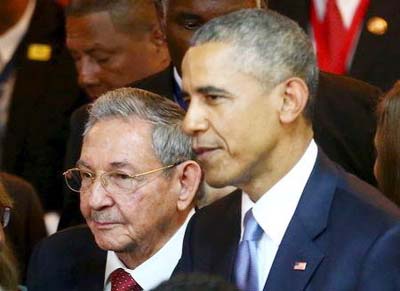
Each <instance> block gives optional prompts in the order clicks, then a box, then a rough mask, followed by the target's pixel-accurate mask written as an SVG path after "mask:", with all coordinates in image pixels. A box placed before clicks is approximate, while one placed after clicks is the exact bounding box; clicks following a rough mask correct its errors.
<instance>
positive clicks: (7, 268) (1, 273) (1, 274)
mask: <svg viewBox="0 0 400 291" xmlns="http://www.w3.org/2000/svg"><path fill="white" fill-rule="evenodd" d="M11 206H12V201H11V198H10V197H9V195H8V194H7V192H6V190H5V188H4V186H3V183H1V182H0V208H1V209H0V213H1V215H2V214H3V211H4V207H11ZM3 223H4V221H3V219H2V224H1V225H0V289H1V290H17V285H18V271H17V263H16V259H15V257H14V254H13V253H12V251H11V249H10V248H9V246H8V245H7V243H6V237H5V235H4V230H3Z"/></svg>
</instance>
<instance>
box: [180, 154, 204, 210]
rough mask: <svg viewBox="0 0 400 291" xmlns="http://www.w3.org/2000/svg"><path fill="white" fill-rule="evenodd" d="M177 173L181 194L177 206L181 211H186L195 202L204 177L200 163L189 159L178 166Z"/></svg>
mask: <svg viewBox="0 0 400 291" xmlns="http://www.w3.org/2000/svg"><path fill="white" fill-rule="evenodd" d="M177 175H178V182H179V185H178V187H179V196H178V200H177V205H176V206H177V208H178V210H179V211H185V210H187V209H188V208H190V207H191V206H193V205H194V203H195V200H196V194H197V191H198V190H199V187H200V183H201V179H202V172H201V168H200V166H199V164H198V163H196V162H195V161H191V160H189V161H185V162H183V163H181V164H180V165H178V166H177Z"/></svg>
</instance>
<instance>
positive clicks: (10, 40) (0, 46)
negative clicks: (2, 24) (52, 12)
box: [0, 0, 36, 63]
mask: <svg viewBox="0 0 400 291" xmlns="http://www.w3.org/2000/svg"><path fill="white" fill-rule="evenodd" d="M35 6H36V0H30V1H29V3H28V6H27V7H26V9H25V12H24V13H23V15H22V17H21V18H20V19H19V20H18V22H17V23H16V24H15V25H14V26H13V27H11V28H10V29H9V30H7V32H5V33H4V34H3V35H1V36H0V54H1V57H2V60H3V62H4V63H8V62H9V61H10V60H11V58H12V56H13V55H14V53H15V51H16V49H17V47H18V45H19V43H20V42H21V40H22V38H23V37H24V35H25V33H26V32H27V30H28V27H29V23H30V22H31V18H32V15H33V11H34V9H35Z"/></svg>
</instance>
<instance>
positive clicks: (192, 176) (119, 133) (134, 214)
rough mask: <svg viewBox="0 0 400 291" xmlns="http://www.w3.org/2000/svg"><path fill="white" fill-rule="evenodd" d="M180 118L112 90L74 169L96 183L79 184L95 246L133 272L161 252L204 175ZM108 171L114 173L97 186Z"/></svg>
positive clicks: (143, 96) (156, 101)
mask: <svg viewBox="0 0 400 291" xmlns="http://www.w3.org/2000/svg"><path fill="white" fill-rule="evenodd" d="M183 116H184V112H183V111H182V109H180V108H179V106H178V105H176V104H175V103H173V102H172V101H169V100H167V99H164V98H162V97H160V96H158V95H155V94H152V93H150V92H147V91H143V90H139V89H127V88H123V89H118V90H114V91H110V92H108V93H106V94H105V95H103V96H102V97H100V98H99V99H98V100H97V101H96V102H95V103H94V104H93V107H92V108H91V111H90V117H89V121H88V123H87V127H86V131H85V134H84V135H85V136H84V141H83V146H82V153H81V157H80V160H79V161H78V163H77V167H79V168H80V169H81V170H84V171H86V173H87V174H88V175H89V174H96V176H97V179H95V180H94V183H93V184H92V185H90V186H89V187H87V188H86V189H83V184H82V188H81V211H82V213H83V215H84V217H85V218H86V221H87V223H88V225H89V227H90V229H91V230H92V232H93V234H94V236H95V239H96V242H97V244H98V245H99V246H100V247H101V248H103V249H107V250H114V251H116V252H118V253H120V255H121V257H120V258H121V259H122V260H123V261H124V259H125V261H124V263H125V264H126V265H128V266H130V267H135V266H137V265H138V264H140V263H141V262H143V261H144V260H146V259H147V258H148V257H150V256H151V255H152V254H154V253H155V252H156V251H157V250H158V249H159V248H161V247H162V246H163V245H164V243H165V242H166V241H167V240H168V239H169V238H170V237H171V236H172V235H173V234H174V233H175V231H176V230H177V228H178V227H179V226H180V225H181V224H182V223H183V222H184V221H185V219H186V217H187V214H188V213H189V211H190V210H191V209H192V207H193V202H194V201H193V200H194V196H195V194H196V192H197V189H198V185H199V183H200V180H201V170H200V167H199V165H198V164H197V163H195V162H193V161H192V160H191V159H192V158H193V153H192V149H191V142H190V138H189V137H188V136H186V135H185V134H184V133H183V131H182V128H181V125H182V120H183ZM168 166H170V167H169V168H168V169H164V170H158V169H161V168H165V167H168ZM152 170H157V171H154V172H152V173H149V174H146V175H142V176H138V177H136V178H134V179H132V178H130V177H129V176H133V175H136V174H140V173H145V172H149V171H152ZM106 172H107V173H110V172H112V173H114V174H109V175H108V179H107V181H104V178H105V177H104V176H103V177H102V178H103V181H101V180H102V178H99V177H98V175H101V174H103V173H106ZM118 183H120V184H118ZM118 185H119V186H118ZM124 254H128V255H127V257H129V254H134V255H135V257H136V258H135V260H134V261H130V260H129V259H127V258H126V257H124Z"/></svg>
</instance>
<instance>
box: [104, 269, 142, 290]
mask: <svg viewBox="0 0 400 291" xmlns="http://www.w3.org/2000/svg"><path fill="white" fill-rule="evenodd" d="M110 279H111V291H141V290H143V289H142V287H140V285H139V284H138V283H137V282H136V281H135V280H134V279H133V278H132V276H131V275H130V274H129V273H127V272H125V271H124V270H123V269H122V268H118V269H116V270H115V271H113V272H112V273H111V275H110Z"/></svg>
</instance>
